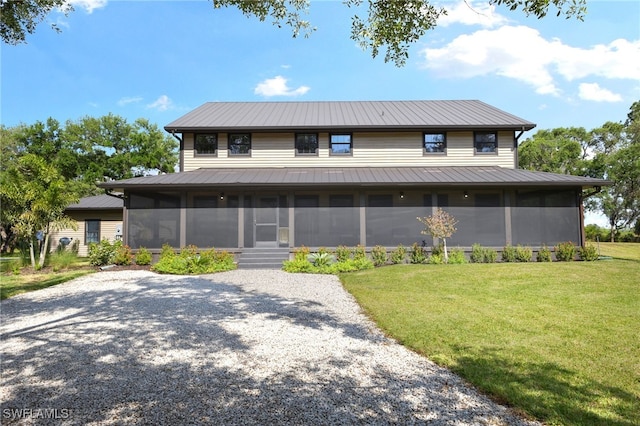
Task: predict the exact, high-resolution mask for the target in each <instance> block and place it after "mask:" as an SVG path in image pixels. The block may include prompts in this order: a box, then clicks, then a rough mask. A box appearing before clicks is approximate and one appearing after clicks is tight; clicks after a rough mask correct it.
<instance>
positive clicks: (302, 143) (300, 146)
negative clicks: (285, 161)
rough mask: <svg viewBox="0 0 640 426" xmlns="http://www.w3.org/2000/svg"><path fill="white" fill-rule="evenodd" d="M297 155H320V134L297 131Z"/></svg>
mask: <svg viewBox="0 0 640 426" xmlns="http://www.w3.org/2000/svg"><path fill="white" fill-rule="evenodd" d="M296 155H318V134H317V133H296Z"/></svg>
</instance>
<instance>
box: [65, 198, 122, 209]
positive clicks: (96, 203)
mask: <svg viewBox="0 0 640 426" xmlns="http://www.w3.org/2000/svg"><path fill="white" fill-rule="evenodd" d="M123 206H124V203H123V201H122V200H121V199H119V198H116V197H112V196H110V195H96V196H94V197H85V198H81V199H80V201H79V202H78V203H76V204H71V205H70V206H69V207H67V210H122V207H123Z"/></svg>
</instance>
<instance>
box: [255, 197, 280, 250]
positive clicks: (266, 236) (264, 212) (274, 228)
mask: <svg viewBox="0 0 640 426" xmlns="http://www.w3.org/2000/svg"><path fill="white" fill-rule="evenodd" d="M255 218H256V219H255V238H256V245H255V246H256V247H277V244H278V197H277V196H266V197H258V202H257V203H256V208H255Z"/></svg>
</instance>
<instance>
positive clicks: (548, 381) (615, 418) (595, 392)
mask: <svg viewBox="0 0 640 426" xmlns="http://www.w3.org/2000/svg"><path fill="white" fill-rule="evenodd" d="M456 362H457V364H458V366H457V367H456V368H455V369H454V371H456V372H457V373H458V374H460V375H461V376H463V377H465V378H467V379H468V380H469V381H472V382H473V383H475V384H476V385H478V387H479V388H481V389H483V390H484V391H487V392H489V393H490V394H492V395H494V396H495V397H496V398H497V400H498V401H500V402H502V403H505V404H508V405H517V406H519V407H522V409H524V410H525V411H526V412H528V413H529V414H531V415H533V416H535V417H536V418H538V419H541V420H542V421H545V422H551V423H552V424H555V423H559V424H564V425H569V424H573V425H603V426H604V425H607V426H631V425H637V424H638V421H639V420H640V416H639V415H638V413H640V403H639V401H638V397H637V396H635V395H633V394H630V393H629V392H626V391H624V390H622V389H620V388H616V387H611V386H608V385H604V384H602V383H599V382H596V381H593V380H588V379H586V378H577V377H576V375H575V372H574V371H571V370H567V369H565V368H562V367H560V366H558V365H556V364H553V363H535V362H527V363H526V364H524V365H522V364H517V365H515V364H514V363H513V362H512V361H510V360H508V359H505V358H504V357H503V356H500V355H498V354H496V353H494V352H493V351H490V350H485V351H484V352H483V353H481V354H478V355H474V356H463V357H460V358H458V359H457V360H456ZM496 377H497V378H499V379H496ZM590 409H591V410H593V411H591V410H590ZM595 410H598V411H600V412H601V413H602V412H609V413H610V415H609V416H606V417H605V416H604V415H599V414H598V413H596V412H594V411H595ZM630 415H631V416H633V418H630Z"/></svg>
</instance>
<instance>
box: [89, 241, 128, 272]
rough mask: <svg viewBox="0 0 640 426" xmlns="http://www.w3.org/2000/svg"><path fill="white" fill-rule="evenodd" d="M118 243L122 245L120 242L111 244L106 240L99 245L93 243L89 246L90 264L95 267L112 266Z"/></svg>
mask: <svg viewBox="0 0 640 426" xmlns="http://www.w3.org/2000/svg"><path fill="white" fill-rule="evenodd" d="M118 243H119V244H122V243H121V242H119V241H118V242H116V243H115V244H111V243H110V242H109V240H107V239H106V238H104V239H102V240H101V241H100V242H99V243H91V244H90V245H89V264H90V265H93V266H104V265H110V264H112V263H113V257H114V255H115V253H116V248H117V245H118Z"/></svg>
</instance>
